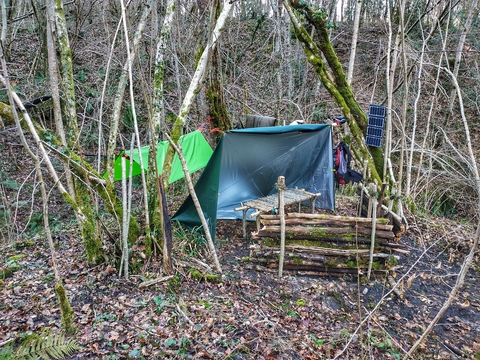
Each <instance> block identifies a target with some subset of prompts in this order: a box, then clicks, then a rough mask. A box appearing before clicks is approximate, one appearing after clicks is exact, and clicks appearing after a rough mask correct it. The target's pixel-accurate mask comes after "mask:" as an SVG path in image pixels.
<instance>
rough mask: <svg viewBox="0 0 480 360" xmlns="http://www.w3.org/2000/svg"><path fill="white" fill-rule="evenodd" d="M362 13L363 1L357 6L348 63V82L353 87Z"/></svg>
mask: <svg viewBox="0 0 480 360" xmlns="http://www.w3.org/2000/svg"><path fill="white" fill-rule="evenodd" d="M361 11H362V0H357V4H356V6H355V22H354V24H353V35H352V46H351V48H350V61H349V62H348V73H347V82H348V83H349V84H350V86H351V85H352V78H353V68H354V66H355V54H356V51H357V38H358V30H359V28H360V14H361Z"/></svg>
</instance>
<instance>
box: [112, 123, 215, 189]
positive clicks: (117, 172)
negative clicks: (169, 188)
mask: <svg viewBox="0 0 480 360" xmlns="http://www.w3.org/2000/svg"><path fill="white" fill-rule="evenodd" d="M178 143H179V145H180V146H181V148H182V152H183V156H184V157H185V162H186V163H187V167H188V171H189V172H190V173H193V172H195V171H198V170H200V169H201V168H203V167H205V165H207V163H208V160H209V159H210V156H212V153H213V150H212V148H211V147H210V145H208V143H207V141H206V140H205V138H204V137H203V135H202V133H201V132H200V131H198V130H196V131H193V132H191V133H189V134H186V135H183V136H182V137H181V138H180V140H179V141H178ZM167 148H168V141H161V142H159V143H158V146H157V166H158V171H159V172H161V171H162V169H163V162H164V160H165V155H166V153H167ZM140 150H141V154H142V163H143V168H144V170H145V171H147V170H148V152H149V151H150V146H143V147H142V148H140ZM122 156H126V158H127V161H126V173H127V177H128V174H130V159H131V158H132V159H133V168H132V175H133V176H136V175H139V174H140V172H141V168H140V156H139V155H138V149H135V150H133V155H132V156H130V151H129V150H128V151H124V152H122V153H121V154H120V155H119V156H118V157H117V158H116V159H115V163H114V165H113V166H114V181H119V180H122ZM104 176H106V174H105V175H104ZM183 177H184V174H183V170H182V164H181V162H180V159H179V158H178V154H175V157H174V158H173V164H172V172H171V173H170V178H169V179H168V182H169V183H173V182H174V181H177V180H179V179H182V178H183Z"/></svg>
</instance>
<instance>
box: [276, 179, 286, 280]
mask: <svg viewBox="0 0 480 360" xmlns="http://www.w3.org/2000/svg"><path fill="white" fill-rule="evenodd" d="M277 186H278V215H279V216H280V258H279V259H278V276H279V277H282V275H283V260H284V257H285V198H284V193H283V192H284V191H285V188H286V186H285V176H279V177H278V182H277Z"/></svg>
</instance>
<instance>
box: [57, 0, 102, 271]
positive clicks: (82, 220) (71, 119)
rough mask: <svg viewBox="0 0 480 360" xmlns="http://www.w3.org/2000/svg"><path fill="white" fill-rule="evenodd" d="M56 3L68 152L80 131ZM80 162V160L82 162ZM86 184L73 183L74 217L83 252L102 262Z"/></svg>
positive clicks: (67, 47)
mask: <svg viewBox="0 0 480 360" xmlns="http://www.w3.org/2000/svg"><path fill="white" fill-rule="evenodd" d="M54 1H55V25H56V30H57V42H58V47H57V49H58V53H59V55H60V72H61V77H62V87H63V89H64V93H63V99H64V109H65V110H64V115H65V118H66V130H67V133H66V137H65V139H66V142H67V146H68V149H69V151H74V150H75V149H79V148H80V143H79V131H78V122H77V110H76V100H75V84H74V81H73V64H72V51H71V49H70V42H69V39H68V31H67V24H66V20H65V12H64V10H63V1H62V0H54ZM82 163H83V160H82ZM86 180H87V181H86V183H84V182H81V181H74V188H75V194H71V195H72V197H74V198H75V200H76V202H77V204H78V206H79V208H80V209H81V210H82V214H83V215H84V216H83V217H77V220H78V222H79V226H80V229H81V232H82V238H83V242H84V244H85V251H86V253H87V258H88V260H89V262H92V263H96V262H98V261H100V260H104V257H105V254H104V251H103V247H102V245H103V243H102V239H101V236H100V234H101V232H100V230H99V227H98V226H97V225H98V224H97V222H96V221H95V215H94V211H93V207H92V204H93V202H94V199H93V194H92V193H91V192H90V191H89V189H88V186H89V185H90V181H89V180H88V179H86Z"/></svg>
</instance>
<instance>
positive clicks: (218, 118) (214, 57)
mask: <svg viewBox="0 0 480 360" xmlns="http://www.w3.org/2000/svg"><path fill="white" fill-rule="evenodd" d="M220 10H221V2H220V1H219V0H215V1H213V2H212V10H211V15H210V16H211V18H212V19H214V20H217V18H218V16H219V14H220ZM214 25H215V22H213V21H212V26H211V29H210V32H212V31H213V26H214ZM210 62H211V66H210V79H209V83H208V85H207V89H206V98H207V102H208V105H209V119H210V128H211V129H214V130H215V131H214V136H215V143H218V141H219V140H220V138H221V136H222V134H223V132H224V131H226V130H231V129H232V122H231V121H230V117H229V115H228V111H227V106H226V104H225V101H224V97H223V88H222V83H221V81H222V75H221V71H222V70H221V59H220V58H219V56H218V47H215V48H213V49H212V53H211V61H210Z"/></svg>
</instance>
